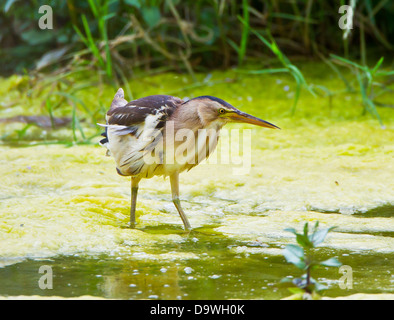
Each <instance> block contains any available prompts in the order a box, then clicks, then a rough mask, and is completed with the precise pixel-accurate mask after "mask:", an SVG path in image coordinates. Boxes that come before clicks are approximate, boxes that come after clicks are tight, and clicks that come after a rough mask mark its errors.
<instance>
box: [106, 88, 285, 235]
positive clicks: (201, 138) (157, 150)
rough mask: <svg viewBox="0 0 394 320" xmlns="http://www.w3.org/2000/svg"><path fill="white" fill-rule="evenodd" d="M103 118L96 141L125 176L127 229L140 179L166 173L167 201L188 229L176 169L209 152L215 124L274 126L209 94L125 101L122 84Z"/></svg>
mask: <svg viewBox="0 0 394 320" xmlns="http://www.w3.org/2000/svg"><path fill="white" fill-rule="evenodd" d="M106 120H107V123H106V125H103V126H104V127H105V128H106V130H105V133H104V134H103V136H105V138H104V139H102V140H101V141H100V143H101V144H102V145H104V146H106V147H107V149H108V151H109V152H108V154H111V155H112V156H113V157H114V158H115V162H116V170H117V172H118V173H119V174H120V175H122V176H131V209H130V227H132V228H133V227H134V226H135V209H136V202H137V192H138V183H139V181H140V180H141V179H142V178H151V177H153V176H169V177H170V181H171V190H172V200H173V202H174V204H175V207H176V209H177V210H178V213H179V215H180V217H181V219H182V221H183V224H184V226H185V229H191V226H190V223H189V221H188V219H187V217H186V215H185V213H184V211H183V209H182V207H181V204H180V201H179V173H181V172H183V171H184V170H190V169H191V168H193V167H194V166H196V165H198V164H199V163H200V162H201V161H202V160H204V159H206V158H207V157H208V156H209V154H210V153H212V151H213V150H214V149H215V148H216V145H217V142H218V138H219V131H220V129H221V128H222V127H223V126H224V125H225V124H226V123H228V122H242V123H249V124H254V125H257V126H260V127H266V128H278V127H277V126H275V125H273V124H271V123H269V122H267V121H264V120H261V119H259V118H256V117H253V116H251V115H249V114H247V113H244V112H242V111H240V110H238V109H237V108H234V107H233V106H232V105H230V104H229V103H227V102H225V101H223V100H222V99H219V98H215V97H212V96H201V97H197V98H194V99H191V100H188V101H183V100H181V99H180V98H177V97H173V96H167V95H153V96H148V97H145V98H141V99H138V100H134V101H131V102H127V101H126V100H125V99H124V93H123V90H122V89H119V90H118V92H117V93H116V95H115V98H114V99H113V101H112V104H111V107H110V109H109V111H108V112H107V115H106ZM185 153H186V154H185Z"/></svg>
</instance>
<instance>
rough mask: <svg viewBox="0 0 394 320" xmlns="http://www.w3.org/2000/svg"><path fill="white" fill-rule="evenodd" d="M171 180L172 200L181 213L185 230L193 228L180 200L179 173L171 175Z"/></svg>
mask: <svg viewBox="0 0 394 320" xmlns="http://www.w3.org/2000/svg"><path fill="white" fill-rule="evenodd" d="M170 181H171V192H172V202H174V205H175V207H176V209H177V210H178V213H179V215H180V216H181V219H182V222H183V224H184V226H185V230H191V229H192V227H191V226H190V223H189V221H188V220H187V217H186V214H185V212H184V211H183V209H182V207H181V202H180V200H179V173H178V172H177V173H174V174H173V175H171V176H170Z"/></svg>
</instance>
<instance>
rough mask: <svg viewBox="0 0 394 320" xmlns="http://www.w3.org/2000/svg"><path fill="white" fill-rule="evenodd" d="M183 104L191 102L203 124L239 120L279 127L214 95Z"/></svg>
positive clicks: (261, 125) (221, 123)
mask: <svg viewBox="0 0 394 320" xmlns="http://www.w3.org/2000/svg"><path fill="white" fill-rule="evenodd" d="M185 104H192V105H193V106H194V107H196V109H197V112H198V116H199V117H200V120H201V122H202V123H203V124H204V125H209V124H210V123H212V122H216V123H218V124H220V125H224V124H226V123H228V122H239V123H249V124H253V125H256V126H260V127H266V128H272V129H280V128H279V127H277V126H276V125H274V124H272V123H269V122H267V121H265V120H261V119H259V118H256V117H254V116H252V115H250V114H247V113H245V112H242V111H240V110H238V109H237V108H235V107H233V106H232V105H231V104H229V103H228V102H226V101H224V100H222V99H219V98H216V97H212V96H201V97H197V98H193V99H191V100H189V101H187V102H185Z"/></svg>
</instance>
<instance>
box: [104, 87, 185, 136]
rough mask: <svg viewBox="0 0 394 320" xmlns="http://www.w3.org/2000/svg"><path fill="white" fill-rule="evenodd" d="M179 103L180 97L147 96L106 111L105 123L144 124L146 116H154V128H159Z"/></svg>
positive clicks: (120, 124)
mask: <svg viewBox="0 0 394 320" xmlns="http://www.w3.org/2000/svg"><path fill="white" fill-rule="evenodd" d="M181 103H183V101H182V100H181V99H179V98H176V97H172V96H167V95H154V96H148V97H145V98H141V99H137V100H134V101H131V102H129V103H127V104H126V105H124V106H122V107H119V106H118V107H116V108H111V109H110V110H109V111H108V112H107V123H108V124H109V125H119V126H128V127H130V126H135V125H140V124H144V123H145V121H146V118H147V117H148V116H155V117H154V118H155V120H157V121H153V122H155V125H156V128H158V129H160V128H161V127H163V126H164V122H165V121H166V120H167V119H168V117H169V116H171V114H172V113H173V112H174V110H175V109H176V108H177V106H178V105H180V104H181ZM151 118H152V117H151ZM150 120H152V119H150ZM153 122H152V123H153Z"/></svg>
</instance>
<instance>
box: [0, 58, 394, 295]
mask: <svg viewBox="0 0 394 320" xmlns="http://www.w3.org/2000/svg"><path fill="white" fill-rule="evenodd" d="M302 70H303V72H304V73H305V77H306V78H307V80H308V81H309V82H310V83H315V84H320V85H324V86H325V87H327V88H328V89H329V90H332V91H339V90H342V89H343V87H344V86H343V84H342V83H340V80H338V78H336V77H335V76H334V75H331V74H330V73H329V72H327V70H326V69H324V67H322V66H321V65H316V64H313V65H307V64H306V65H304V66H303V68H302ZM199 77H200V78H201V79H203V78H204V75H199ZM219 79H228V81H222V82H220V83H216V84H212V85H210V86H204V87H198V86H197V87H195V88H193V89H187V87H188V86H192V82H191V80H190V78H189V77H187V76H185V75H176V74H164V75H158V76H154V77H149V78H142V79H138V80H135V81H131V82H130V87H131V88H132V91H133V94H134V98H137V97H142V96H145V95H149V94H174V95H178V96H180V97H182V98H183V97H193V96H198V95H214V96H218V97H220V98H223V99H225V100H226V101H228V102H229V103H231V104H232V105H234V106H237V107H239V108H240V109H241V110H243V111H245V112H248V113H251V114H253V115H255V116H258V117H261V118H263V119H265V120H267V121H270V122H272V123H274V124H276V125H278V126H279V127H281V128H282V130H269V129H263V128H252V127H250V126H239V125H230V126H227V128H228V129H242V128H248V129H252V131H251V137H252V150H251V151H252V156H251V167H250V170H248V171H247V174H243V175H234V168H237V167H239V165H237V164H231V163H230V164H223V165H220V164H209V163H208V164H207V163H205V164H202V165H200V166H198V167H196V168H194V169H193V170H191V171H190V172H187V173H183V174H182V175H181V181H180V182H181V199H182V202H183V206H184V209H185V211H186V213H187V215H188V217H189V220H190V222H191V224H192V226H193V227H194V228H195V231H193V232H192V233H190V234H187V233H183V232H182V223H181V220H180V218H179V216H178V214H177V212H176V210H175V208H174V207H173V204H172V202H171V196H170V187H169V181H168V180H163V178H161V177H155V178H152V179H150V180H143V181H142V182H141V184H140V191H139V198H138V206H137V223H138V225H137V229H134V230H131V229H128V228H127V224H128V219H129V205H130V203H129V202H130V180H129V178H125V177H121V176H119V175H117V174H116V171H115V166H114V161H113V159H112V158H109V157H105V150H104V149H103V148H102V147H100V146H95V145H79V146H73V147H65V146H64V145H57V144H51V145H38V146H30V147H13V146H9V145H7V143H6V140H7V139H8V138H9V137H12V136H17V134H18V133H17V130H21V129H23V128H24V127H25V124H20V123H11V124H2V125H1V126H0V135H1V136H2V137H3V138H4V142H5V143H4V144H3V146H1V147H0V149H1V157H0V174H1V177H2V186H1V191H0V199H1V202H0V216H1V220H0V264H1V265H2V266H3V268H4V270H7V268H11V267H13V265H15V264H17V263H19V262H21V261H24V260H26V259H29V258H30V259H34V261H40V260H37V259H44V262H42V263H41V264H49V265H50V264H51V261H52V260H45V259H59V257H60V258H61V257H78V259H79V258H80V257H85V258H86V257H89V256H90V257H102V256H105V257H107V259H113V261H119V260H121V261H122V262H123V266H125V265H126V266H127V265H130V270H129V271H127V272H129V273H130V274H133V272H134V273H135V272H137V274H138V273H139V274H141V277H148V273H146V276H144V271H143V270H141V268H142V269H143V267H141V268H139V269H138V267H136V266H138V265H139V266H146V268H148V266H149V265H155V266H157V269H156V271H155V272H156V274H155V275H154V276H155V277H156V278H155V279H156V280H149V281H148V282H149V283H156V285H157V283H159V284H160V286H164V287H166V281H167V280H168V281H170V282H171V283H170V284H168V283H167V287H171V286H172V287H174V286H176V287H177V288H178V289H177V290H174V293H171V294H167V295H165V294H164V293H163V291H160V290H159V292H160V293H157V292H156V293H155V292H154V291H152V290H151V292H150V295H145V296H142V295H140V297H145V298H193V297H194V298H201V297H199V296H190V295H189V296H185V295H182V290H181V289H179V284H178V283H177V281H176V280H174V279H178V278H179V277H183V278H182V279H185V281H186V280H188V279H189V280H190V281H192V280H198V279H200V280H202V281H206V280H207V279H208V278H209V281H213V282H214V281H220V279H222V281H225V277H224V276H223V277H222V275H217V274H215V270H214V269H212V270H210V269H209V266H210V265H211V263H210V261H214V259H215V254H216V253H217V250H219V249H218V248H217V247H215V250H216V251H215V250H213V251H209V250H208V249H207V250H203V249H201V246H204V242H205V241H207V239H216V240H217V241H218V242H219V243H220V242H221V243H223V244H225V245H224V246H223V247H220V250H221V251H220V254H223V251H224V252H225V254H227V258H228V260H226V263H227V265H226V266H225V268H227V270H228V272H229V273H232V272H236V271H234V270H235V269H233V268H235V267H234V265H236V264H237V263H239V261H240V260H242V261H243V263H244V264H245V261H248V259H254V262H255V263H256V261H257V260H258V259H261V260H262V261H263V259H271V258H272V259H277V260H275V261H277V263H276V271H273V270H272V272H273V273H274V272H275V274H276V276H277V277H279V278H278V279H280V277H284V276H287V275H290V274H292V272H294V273H293V274H294V275H295V276H298V275H299V274H298V273H297V270H296V269H295V268H292V267H291V266H288V264H287V263H286V262H285V260H284V258H283V257H282V256H281V254H282V252H281V250H282V248H283V247H284V245H286V244H288V243H295V240H294V237H293V236H292V235H291V234H290V233H287V232H285V231H284V229H285V228H289V227H292V228H297V229H300V228H301V227H302V226H303V224H304V223H305V222H307V221H308V222H314V221H319V222H320V225H321V226H322V227H329V226H338V228H337V229H336V230H335V232H332V233H330V234H329V236H328V237H327V241H326V242H325V243H324V244H323V245H322V247H323V248H326V249H328V250H330V251H329V252H330V253H331V256H333V255H334V256H337V257H338V258H339V260H341V259H342V260H343V257H342V255H341V254H342V253H344V252H345V254H343V255H344V256H345V257H346V256H348V255H349V254H350V255H359V256H361V257H368V256H374V257H375V255H376V254H378V255H380V257H381V259H382V262H381V266H380V269H379V270H380V271H381V272H382V273H384V275H383V276H381V277H378V276H377V275H376V277H377V278H379V283H378V285H377V288H381V291H382V292H393V291H394V285H393V275H392V272H393V252H394V240H393V237H392V236H393V233H394V222H393V211H394V130H393V129H394V121H393V120H394V112H393V110H392V109H390V108H381V109H379V112H380V114H381V117H382V118H383V120H384V124H385V129H382V128H381V127H380V126H379V123H378V122H377V121H376V120H375V119H373V118H372V117H371V116H370V115H369V114H367V115H364V116H362V115H361V113H362V107H361V102H360V97H359V96H358V95H357V94H355V93H349V92H345V91H343V92H342V93H340V94H339V93H338V94H337V95H335V96H334V98H333V100H332V105H330V104H329V100H328V99H327V98H325V97H316V98H315V97H313V96H312V95H310V94H309V93H308V92H307V91H303V92H302V95H301V99H300V101H299V104H298V106H297V111H296V113H295V116H290V115H289V110H290V107H291V105H292V102H293V100H292V99H293V97H294V90H295V85H294V82H293V81H292V79H290V78H289V77H288V76H285V75H284V76H278V75H264V76H247V75H240V74H236V73H233V72H230V71H229V72H214V73H213V74H212V78H211V81H215V80H219ZM234 79H235V80H234ZM20 81H22V80H21V78H18V77H17V76H14V77H12V78H9V79H2V80H1V81H0V91H1V96H2V105H3V106H7V105H9V104H12V107H8V108H3V110H1V117H8V116H14V115H18V114H24V115H37V114H45V111H43V110H44V109H45V108H43V101H42V100H40V99H39V98H36V99H30V98H27V97H26V96H24V95H23V94H20V93H19V91H18V88H19V87H18V86H17V85H15V83H19V82H20ZM114 93H115V91H114V90H113V88H111V87H103V86H102V87H90V88H86V90H83V91H80V92H78V93H77V94H76V96H77V97H78V98H79V99H81V100H82V101H84V103H85V105H87V106H88V107H89V108H91V110H99V108H100V107H99V105H98V100H99V99H101V101H102V102H105V104H106V107H109V104H110V101H111V100H112V97H113V95H114ZM393 98H394V97H393V94H391V95H390V94H386V95H385V96H382V99H383V100H385V101H387V102H388V103H392V101H394V99H393ZM129 100H131V98H129ZM15 101H16V103H15ZM80 114H82V112H80ZM54 115H55V116H64V115H68V116H70V115H71V106H70V107H69V108H65V109H62V110H55V111H54ZM87 120H89V119H87ZM103 121H104V120H102V122H103ZM83 126H84V128H85V132H87V133H89V132H90V133H94V132H95V130H96V128H95V124H93V123H87V122H86V121H85V122H84V123H83ZM57 136H58V137H59V139H64V138H65V137H67V138H68V139H69V140H72V132H71V130H69V129H59V130H57V131H56V130H55V131H51V130H49V131H47V132H43V131H42V130H41V129H39V128H37V127H35V126H31V127H29V128H27V130H26V132H24V135H23V137H24V138H25V139H28V140H29V139H31V140H34V139H35V137H38V138H39V139H41V140H45V139H53V138H54V137H55V138H56V137H57ZM98 140H99V137H97V141H98ZM219 147H220V146H219ZM174 226H176V227H174ZM210 237H211V238H210ZM217 254H219V253H217ZM108 257H109V258H108ZM212 259H213V260H212ZM256 259H257V260H256ZM29 261H32V260H29ZM278 261H279V262H278ZM199 262H201V263H202V264H204V266H205V267H204V268H205V269H204V270H205V271H201V273H200V274H199V275H198V276H196V275H195V274H194V275H193V271H194V270H196V269H197V268H198V263H199ZM257 262H258V261H257ZM92 263H94V262H92ZM139 263H140V264H139ZM359 263H360V264H361V265H362V264H363V263H365V261H364V262H363V260H362V259H361V260H360V262H359ZM20 264H21V265H23V262H22V263H20ZM39 265H40V264H37V268H38V266H39ZM190 265H192V266H194V267H193V268H191V267H189V266H190ZM131 266H133V267H131ZM245 266H247V264H245ZM108 267H109V268H111V263H109V265H108ZM359 267H361V268H362V267H365V266H359V265H353V266H352V268H353V269H354V270H355V271H356V272H357V270H358V268H359ZM133 268H134V269H135V268H136V270H138V271H135V270H134V271H133ZM188 268H190V269H188ZM222 268H224V267H223V266H222ZM281 268H283V270H286V271H285V272H284V273H280V270H281ZM159 269H160V270H161V271H159ZM268 270H270V269H269V268H268ZM278 270H279V271H278ZM0 271H1V269H0ZM35 272H37V271H35ZM127 272H126V273H127ZM152 272H153V271H152ZM194 272H195V271H194ZM246 272H247V270H246ZM123 273H124V270H123ZM123 273H122V274H123ZM0 274H1V273H0ZM4 275H5V273H2V274H1V276H2V277H3V276H4ZM161 275H162V276H161ZM164 275H165V277H166V278H165V279H167V280H162V278H160V276H161V277H163V276H164ZM253 275H254V276H256V277H259V274H258V272H257V275H256V270H254V271H253ZM150 276H151V277H153V275H152V274H150ZM265 276H267V275H265ZM265 276H264V275H261V279H262V280H261V281H262V283H263V282H264V281H263V280H264V279H265V278H264V277H265ZM339 276H340V274H338V273H337V271H336V272H335V279H334V280H337V279H338V278H339ZM36 277H37V276H36ZM130 277H131V278H132V276H130ZM130 277H129V276H124V277H123V278H122V276H119V277H116V276H114V275H112V278H111V279H110V280H108V279H107V280H106V281H105V282H109V283H111V285H110V286H111V288H112V287H113V286H114V287H116V285H114V283H117V285H118V286H120V284H119V283H123V282H124V283H123V285H124V286H129V287H130V288H133V287H135V286H137V285H138V283H137V284H135V283H132V282H133V280H130ZM185 277H186V278H185ZM220 277H221V278H220ZM114 278H115V280H114ZM125 278H126V280H125ZM268 278H269V276H268ZM160 279H161V280H160ZM169 279H171V280H169ZM275 279H276V278H275ZM276 280H277V279H276ZM276 280H275V281H276ZM138 281H139V283H142V282H143V281H145V282H146V281H147V280H146V279H145V280H141V278H140V280H138ZM275 281H271V283H269V286H273V287H274V286H275ZM358 281H359V287H358V288H355V291H353V293H354V292H363V290H364V291H368V290H367V289H368V288H366V287H365V286H368V285H364V287H363V285H362V283H363V282H362V279H358ZM376 281H377V280H375V282H376ZM371 282H373V280H370V282H368V283H371ZM70 283H72V281H70ZM216 283H218V282H216ZM204 284H205V285H206V282H203V284H201V286H203V287H204ZM375 284H376V283H375ZM255 285H256V284H255ZM157 286H158V285H157ZM213 286H216V284H213ZM257 286H258V284H257V285H256V290H254V289H255V288H248V289H247V290H249V295H240V294H239V292H240V291H239V290H242V288H241V289H238V291H237V292H238V293H237V294H234V295H233V296H231V292H230V294H228V295H227V296H225V297H224V298H237V297H245V298H262V297H264V294H263V291H262V290H260V291H259V290H257ZM335 286H337V284H335ZM183 287H184V290H186V289H185V288H187V284H185V285H184V286H183ZM258 288H259V289H261V288H264V286H259V287H258ZM265 288H266V287H265ZM137 289H138V288H136V290H137ZM266 289H267V288H266ZM111 290H115V291H116V288H115V289H111ZM111 290H110V291H111ZM267 290H268V291H272V290H273V289H271V287H268V289H267ZM377 291H378V292H379V290H378V289H377ZM13 292H14V291H13ZM15 292H18V291H15ZM111 292H112V291H111ZM125 292H126V291H125ZM127 292H128V291H127ZM127 292H126V293H124V295H120V297H122V298H127V297H137V298H138V297H139V296H138V295H134V296H133V295H130V296H127ZM136 292H137V293H138V292H139V291H136ZM171 292H172V291H171ZM253 292H255V293H253ZM375 292H376V289H375ZM140 293H141V292H140ZM341 293H342V294H343V295H346V293H347V292H346V291H342V292H341ZM0 294H3V295H7V294H10V293H7V291H4V290H3V291H2V292H0ZM19 294H23V293H19ZM38 294H46V293H43V292H42V291H40V292H39V293H38ZM83 294H85V293H83ZM87 294H91V293H89V292H87ZM60 295H61V294H60ZM98 295H100V293H98ZM285 295H286V293H283V292H282V293H281V295H279V297H284V296H285ZM108 296H109V297H112V296H111V294H109V295H108ZM115 296H116V295H115ZM206 297H209V295H207V296H206ZM216 297H217V296H216ZM268 297H270V296H269V295H268ZM275 297H278V296H275ZM202 298H204V297H202ZM219 298H223V297H220V296H219Z"/></svg>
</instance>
